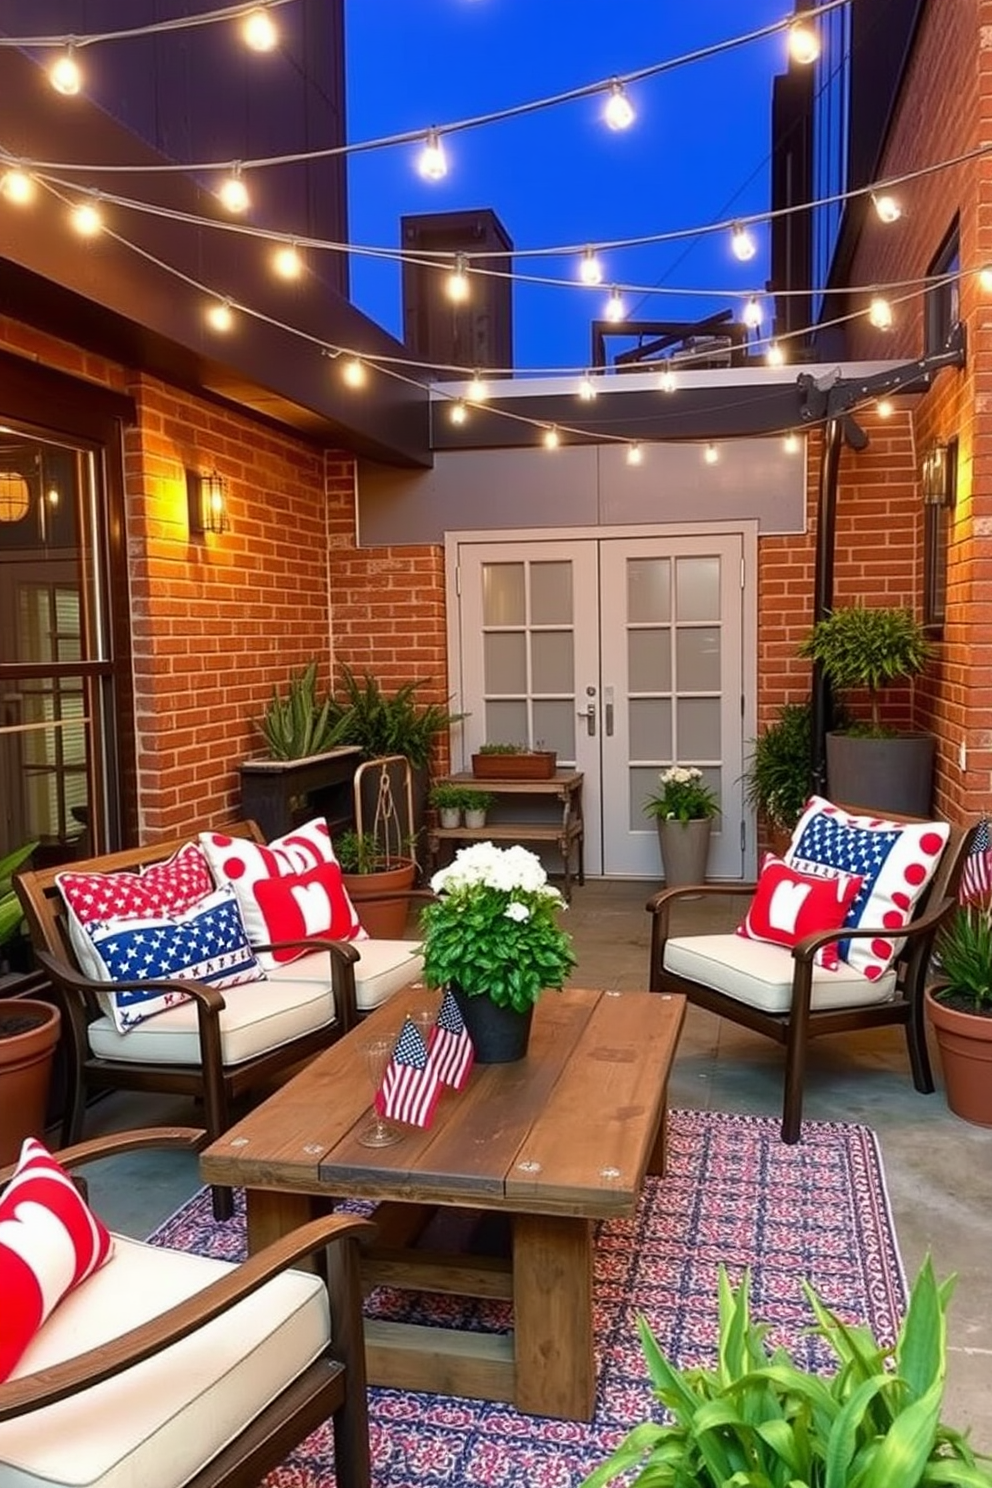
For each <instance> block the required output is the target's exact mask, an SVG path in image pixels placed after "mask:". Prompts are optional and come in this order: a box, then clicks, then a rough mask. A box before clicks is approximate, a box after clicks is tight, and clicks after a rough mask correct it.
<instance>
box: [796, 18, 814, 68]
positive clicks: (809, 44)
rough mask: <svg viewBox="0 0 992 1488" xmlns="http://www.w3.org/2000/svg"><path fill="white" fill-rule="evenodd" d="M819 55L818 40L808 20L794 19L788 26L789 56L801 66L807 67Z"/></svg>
mask: <svg viewBox="0 0 992 1488" xmlns="http://www.w3.org/2000/svg"><path fill="white" fill-rule="evenodd" d="M819 55H820V40H819V37H818V36H817V34H816V32H815V30H814V29H813V27H812V26H811V25H810V24H809V22H808V21H795V22H793V24H792V25H791V26H790V27H789V56H790V57H791V58H792V60H793V62H798V63H799V64H800V66H801V67H808V66H809V64H810V63H811V62H815V61H816V59H817V57H818V56H819Z"/></svg>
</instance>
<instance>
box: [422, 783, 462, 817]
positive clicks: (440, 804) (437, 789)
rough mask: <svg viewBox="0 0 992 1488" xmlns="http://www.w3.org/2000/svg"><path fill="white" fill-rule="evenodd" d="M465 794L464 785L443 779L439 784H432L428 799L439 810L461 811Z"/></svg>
mask: <svg viewBox="0 0 992 1488" xmlns="http://www.w3.org/2000/svg"><path fill="white" fill-rule="evenodd" d="M464 795H465V787H464V786H463V785H450V784H449V783H448V782H447V781H441V782H440V783H439V784H438V785H432V786H431V789H430V794H429V796H428V800H429V801H430V803H431V805H432V806H436V807H437V808H438V810H439V811H441V810H446V811H460V810H461V808H462V798H463V797H464Z"/></svg>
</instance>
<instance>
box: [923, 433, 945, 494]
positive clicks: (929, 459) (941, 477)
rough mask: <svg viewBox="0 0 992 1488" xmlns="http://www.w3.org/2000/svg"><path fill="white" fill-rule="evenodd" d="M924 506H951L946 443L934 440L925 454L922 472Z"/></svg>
mask: <svg viewBox="0 0 992 1488" xmlns="http://www.w3.org/2000/svg"><path fill="white" fill-rule="evenodd" d="M920 483H921V485H922V487H923V504H924V506H949V505H950V501H951V477H950V462H949V460H948V450H947V445H946V444H940V443H939V442H936V441H935V442H934V443H933V444H932V445H931V446H930V448H929V449H928V450H927V452H926V454H925V455H924V456H923V468H922V470H921V472H920Z"/></svg>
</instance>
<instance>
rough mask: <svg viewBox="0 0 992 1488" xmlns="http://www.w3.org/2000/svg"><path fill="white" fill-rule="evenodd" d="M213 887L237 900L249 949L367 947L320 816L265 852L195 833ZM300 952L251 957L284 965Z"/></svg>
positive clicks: (215, 835) (249, 844) (301, 952)
mask: <svg viewBox="0 0 992 1488" xmlns="http://www.w3.org/2000/svg"><path fill="white" fill-rule="evenodd" d="M200 845H201V847H202V848H203V851H204V852H205V853H206V855H207V860H208V862H209V863H210V867H211V869H212V870H213V874H214V877H215V878H216V880H217V882H218V883H221V884H225V883H226V884H230V886H231V888H232V889H233V890H234V892H235V894H236V895H237V898H238V903H239V905H240V906H241V913H242V915H243V916H244V922H245V925H246V927H247V930H248V939H249V941H250V942H251V944H252V946H254V947H258V946H262V945H271V944H273V943H274V942H275V941H280V940H300V939H302V938H304V937H306V938H308V939H310V938H315V939H319V940H367V939H368V936H367V934H366V932H365V930H363V928H362V922H361V920H360V919H359V918H358V915H357V913H356V911H355V906H354V905H353V904H352V902H351V899H350V898H349V896H348V892H347V890H346V889H345V887H344V882H343V880H342V877H341V868H340V866H339V864H338V861H337V858H336V857H335V856H334V849H333V847H332V846H331V834H330V832H329V830H328V826H327V822H326V821H325V820H324V818H323V817H322V816H318V817H315V818H314V820H313V821H309V822H307V823H306V824H305V825H304V826H302V827H296V828H294V829H293V831H291V832H287V833H286V835H285V836H284V837H278V838H276V840H275V841H274V842H270V843H269V844H268V846H267V847H263V846H260V845H259V843H257V842H250V841H248V840H247V839H245V838H242V837H229V836H227V835H226V834H225V833H223V832H201V833H200ZM304 955H306V951H305V950H302V949H301V950H283V951H259V952H258V959H259V960H260V961H261V963H262V965H263V966H266V967H273V966H281V965H284V964H285V963H286V962H287V961H295V960H296V959H297V958H298V957H299V956H304Z"/></svg>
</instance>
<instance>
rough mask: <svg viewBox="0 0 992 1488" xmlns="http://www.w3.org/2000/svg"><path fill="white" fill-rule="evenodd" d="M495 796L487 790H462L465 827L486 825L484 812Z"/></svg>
mask: <svg viewBox="0 0 992 1488" xmlns="http://www.w3.org/2000/svg"><path fill="white" fill-rule="evenodd" d="M495 799H496V797H495V796H493V795H491V794H490V792H489V791H477V790H471V789H469V788H467V787H466V788H463V790H462V810H463V811H464V813H465V825H466V826H467V827H476V828H478V827H484V826H485V825H486V812H487V811H488V810H489V808H490V807H491V806H492V804H493V802H494V801H495Z"/></svg>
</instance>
